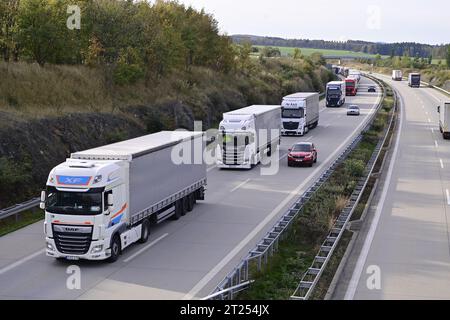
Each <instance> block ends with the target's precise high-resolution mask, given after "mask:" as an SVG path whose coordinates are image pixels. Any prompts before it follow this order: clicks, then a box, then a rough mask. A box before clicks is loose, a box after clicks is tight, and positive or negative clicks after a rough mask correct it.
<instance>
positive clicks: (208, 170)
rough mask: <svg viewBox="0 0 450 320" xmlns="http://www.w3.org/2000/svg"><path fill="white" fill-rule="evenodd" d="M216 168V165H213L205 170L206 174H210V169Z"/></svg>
mask: <svg viewBox="0 0 450 320" xmlns="http://www.w3.org/2000/svg"><path fill="white" fill-rule="evenodd" d="M216 167H217V165H216V164H215V165H213V166H211V167H209V168H208V169H206V172H210V171H211V170H212V169H215V168H216Z"/></svg>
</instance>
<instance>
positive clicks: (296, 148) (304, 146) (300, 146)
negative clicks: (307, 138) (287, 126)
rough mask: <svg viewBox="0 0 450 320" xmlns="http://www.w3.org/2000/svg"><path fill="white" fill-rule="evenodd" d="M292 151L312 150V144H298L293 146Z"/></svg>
mask: <svg viewBox="0 0 450 320" xmlns="http://www.w3.org/2000/svg"><path fill="white" fill-rule="evenodd" d="M292 151H294V152H309V151H311V145H310V144H296V145H294V146H293V147H292Z"/></svg>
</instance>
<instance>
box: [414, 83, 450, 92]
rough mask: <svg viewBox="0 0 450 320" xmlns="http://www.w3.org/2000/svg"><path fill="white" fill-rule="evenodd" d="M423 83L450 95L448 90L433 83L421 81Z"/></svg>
mask: <svg viewBox="0 0 450 320" xmlns="http://www.w3.org/2000/svg"><path fill="white" fill-rule="evenodd" d="M420 83H421V84H423V85H426V86H427V87H429V88H434V89H436V90H439V91H441V92H443V93H445V94H446V95H449V96H450V92H448V91H447V90H444V89H442V88H441V87H437V86H433V85H432V84H430V83H428V82H424V81H420Z"/></svg>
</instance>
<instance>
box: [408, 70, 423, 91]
mask: <svg viewBox="0 0 450 320" xmlns="http://www.w3.org/2000/svg"><path fill="white" fill-rule="evenodd" d="M420 81H421V75H420V73H416V72H415V73H410V74H409V76H408V85H409V86H410V87H411V88H420Z"/></svg>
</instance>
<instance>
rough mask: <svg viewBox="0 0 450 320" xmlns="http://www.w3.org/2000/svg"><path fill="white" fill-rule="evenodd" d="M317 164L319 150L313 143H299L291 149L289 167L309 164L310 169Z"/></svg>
mask: <svg viewBox="0 0 450 320" xmlns="http://www.w3.org/2000/svg"><path fill="white" fill-rule="evenodd" d="M316 162H317V149H316V147H315V146H314V144H313V143H311V142H299V143H296V144H294V145H293V146H292V148H290V149H289V153H288V166H289V167H292V166H295V165H303V164H307V165H309V166H310V167H312V166H313V164H314V163H316Z"/></svg>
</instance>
